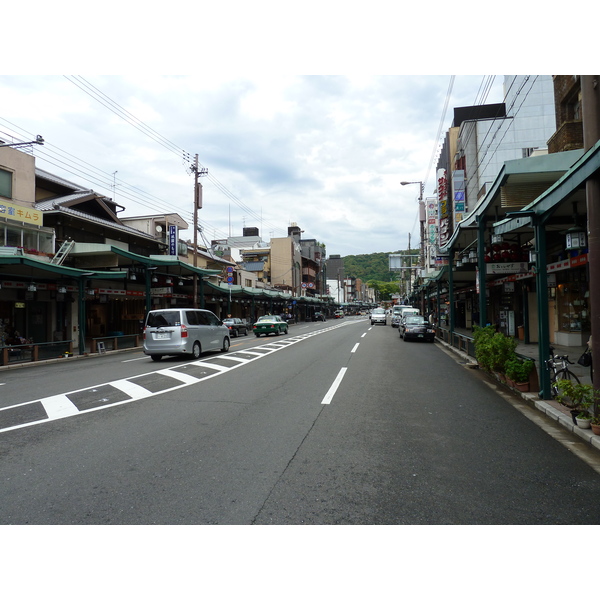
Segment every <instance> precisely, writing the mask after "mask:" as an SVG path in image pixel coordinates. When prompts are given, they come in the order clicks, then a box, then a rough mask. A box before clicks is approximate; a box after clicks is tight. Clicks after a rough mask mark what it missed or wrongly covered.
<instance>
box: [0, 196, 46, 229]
mask: <svg viewBox="0 0 600 600" xmlns="http://www.w3.org/2000/svg"><path fill="white" fill-rule="evenodd" d="M43 216H44V213H42V211H41V210H36V209H35V208H30V207H28V206H20V205H19V204H11V203H10V202H4V201H3V200H0V217H6V218H7V219H13V220H15V221H22V222H24V223H32V224H33V225H43Z"/></svg>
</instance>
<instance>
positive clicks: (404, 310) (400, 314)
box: [392, 305, 420, 327]
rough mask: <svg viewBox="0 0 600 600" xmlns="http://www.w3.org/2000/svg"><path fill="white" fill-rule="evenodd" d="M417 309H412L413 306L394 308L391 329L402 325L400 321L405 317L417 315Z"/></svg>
mask: <svg viewBox="0 0 600 600" xmlns="http://www.w3.org/2000/svg"><path fill="white" fill-rule="evenodd" d="M419 312H420V311H419V309H418V308H414V307H413V306H404V305H402V306H394V309H393V312H392V327H400V323H402V319H404V317H406V315H418V314H419Z"/></svg>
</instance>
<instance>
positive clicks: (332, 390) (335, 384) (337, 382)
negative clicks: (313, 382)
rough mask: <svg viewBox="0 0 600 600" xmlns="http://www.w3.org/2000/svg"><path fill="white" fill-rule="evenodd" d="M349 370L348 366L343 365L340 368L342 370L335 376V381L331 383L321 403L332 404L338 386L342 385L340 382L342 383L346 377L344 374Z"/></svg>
mask: <svg viewBox="0 0 600 600" xmlns="http://www.w3.org/2000/svg"><path fill="white" fill-rule="evenodd" d="M347 370H348V367H342V368H341V369H340V372H339V373H338V375H337V377H336V378H335V381H334V382H333V383H332V384H331V387H330V388H329V391H328V392H327V393H326V394H325V398H323V400H321V404H331V400H332V399H333V397H334V395H335V393H336V392H337V389H338V387H340V383H342V379H344V375H345V374H346V371H347Z"/></svg>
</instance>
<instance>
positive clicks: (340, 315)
mask: <svg viewBox="0 0 600 600" xmlns="http://www.w3.org/2000/svg"><path fill="white" fill-rule="evenodd" d="M333 318H334V319H343V318H344V311H343V310H336V311H335V312H334V313H333Z"/></svg>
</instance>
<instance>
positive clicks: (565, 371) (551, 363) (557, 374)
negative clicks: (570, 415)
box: [546, 346, 581, 408]
mask: <svg viewBox="0 0 600 600" xmlns="http://www.w3.org/2000/svg"><path fill="white" fill-rule="evenodd" d="M574 364H575V363H573V362H571V361H570V360H569V356H568V355H567V354H565V355H564V356H560V355H555V354H554V348H553V347H552V346H550V358H549V359H548V360H547V361H546V368H547V369H548V371H550V391H551V393H552V397H553V398H555V397H556V396H558V391H559V390H558V382H559V381H561V380H563V379H569V380H573V381H575V383H581V382H580V381H579V377H577V375H575V373H573V371H570V370H569V367H568V366H567V365H574ZM562 404H564V405H565V406H567V407H569V408H576V406H575V405H574V404H573V406H571V403H570V402H569V399H568V398H563V401H562Z"/></svg>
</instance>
